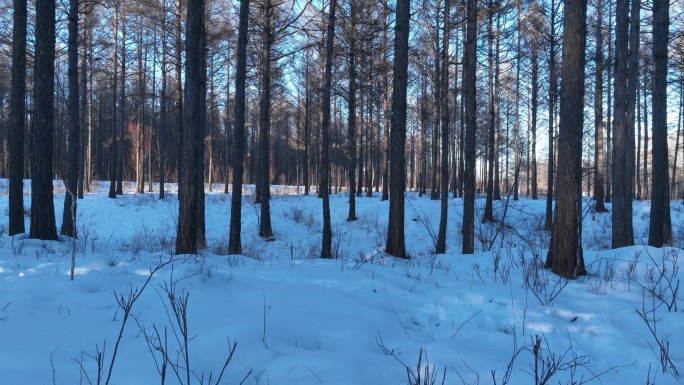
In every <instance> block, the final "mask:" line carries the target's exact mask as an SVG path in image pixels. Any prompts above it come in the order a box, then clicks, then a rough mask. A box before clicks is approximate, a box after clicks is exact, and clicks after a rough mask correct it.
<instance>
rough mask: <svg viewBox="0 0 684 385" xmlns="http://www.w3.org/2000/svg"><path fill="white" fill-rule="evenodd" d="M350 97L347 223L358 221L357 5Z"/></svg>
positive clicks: (352, 20) (352, 35) (351, 17)
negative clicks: (356, 192) (356, 194)
mask: <svg viewBox="0 0 684 385" xmlns="http://www.w3.org/2000/svg"><path fill="white" fill-rule="evenodd" d="M349 20H350V25H349V29H350V31H349V32H350V36H349V95H348V96H347V103H348V110H349V113H348V114H347V141H348V145H349V157H348V162H349V214H348V215H347V221H355V220H356V196H355V194H354V193H355V191H356V4H355V3H351V4H350V15H349Z"/></svg>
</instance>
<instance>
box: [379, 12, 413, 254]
mask: <svg viewBox="0 0 684 385" xmlns="http://www.w3.org/2000/svg"><path fill="white" fill-rule="evenodd" d="M410 8H411V5H410V0H397V16H396V21H395V25H394V68H393V71H394V79H393V81H392V122H391V128H390V209H389V226H388V230H387V246H386V247H385V252H386V253H387V254H389V255H392V256H395V257H398V258H406V257H407V255H406V244H405V239H404V192H405V190H406V172H405V167H406V164H405V163H406V162H405V153H404V151H405V146H406V89H407V86H408V50H409V49H408V38H409V19H410V13H411V10H410Z"/></svg>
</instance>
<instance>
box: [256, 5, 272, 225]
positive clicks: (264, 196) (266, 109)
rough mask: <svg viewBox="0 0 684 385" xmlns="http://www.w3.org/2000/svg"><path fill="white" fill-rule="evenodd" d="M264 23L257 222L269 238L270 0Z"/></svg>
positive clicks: (264, 14)
mask: <svg viewBox="0 0 684 385" xmlns="http://www.w3.org/2000/svg"><path fill="white" fill-rule="evenodd" d="M262 12H263V18H264V25H263V30H262V36H261V38H262V41H261V44H262V46H261V71H262V73H261V95H260V101H259V169H260V172H259V179H260V182H261V183H259V189H260V190H261V219H260V222H259V236H261V237H263V238H266V239H270V238H273V230H272V228H271V206H270V202H269V200H270V198H271V193H270V186H271V181H270V178H269V176H270V173H269V166H270V161H269V160H270V153H269V137H270V135H269V132H270V117H271V42H272V38H273V37H272V33H273V31H272V30H271V13H272V12H273V6H272V3H271V0H266V1H264V5H263V9H262Z"/></svg>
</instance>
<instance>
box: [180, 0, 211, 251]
mask: <svg viewBox="0 0 684 385" xmlns="http://www.w3.org/2000/svg"><path fill="white" fill-rule="evenodd" d="M187 12H188V13H187V15H188V19H187V31H186V38H185V49H186V58H185V60H186V62H185V106H184V107H185V108H184V115H183V126H184V129H183V153H182V157H183V163H182V164H181V168H180V170H179V171H180V173H181V174H180V176H181V178H180V181H179V185H178V233H177V236H176V254H195V253H197V249H198V246H199V245H198V243H199V239H198V233H197V229H198V227H200V225H201V224H200V223H199V221H198V215H197V213H198V211H199V207H198V206H199V204H200V203H202V202H201V201H200V199H199V197H200V196H201V195H200V191H199V190H200V188H199V185H198V179H201V178H203V176H204V175H202V174H199V175H198V173H197V170H198V166H197V163H198V162H202V159H201V158H199V156H198V155H199V154H201V148H200V147H201V146H202V145H203V144H204V126H203V125H202V123H203V118H202V115H203V114H204V110H203V107H204V103H203V99H204V95H203V93H202V91H203V90H204V88H203V83H204V82H205V74H204V73H203V72H202V70H203V69H205V68H204V66H203V64H202V59H203V54H202V52H203V51H204V46H203V43H204V38H203V36H202V35H203V33H204V17H205V14H204V0H189V1H188V10H187ZM202 192H203V190H202ZM202 213H203V212H202Z"/></svg>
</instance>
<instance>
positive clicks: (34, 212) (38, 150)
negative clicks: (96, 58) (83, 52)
mask: <svg viewBox="0 0 684 385" xmlns="http://www.w3.org/2000/svg"><path fill="white" fill-rule="evenodd" d="M55 43H56V41H55V2H54V1H50V0H37V1H36V42H35V46H36V54H35V65H34V68H35V86H34V92H35V94H34V100H35V105H34V107H35V113H34V120H33V127H32V129H31V170H32V174H33V175H32V176H33V177H32V179H31V228H30V232H29V237H30V238H37V239H43V240H56V239H57V228H56V226H55V206H54V200H53V196H52V144H53V143H52V138H53V132H54V110H53V104H54V91H55V82H54V79H55Z"/></svg>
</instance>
